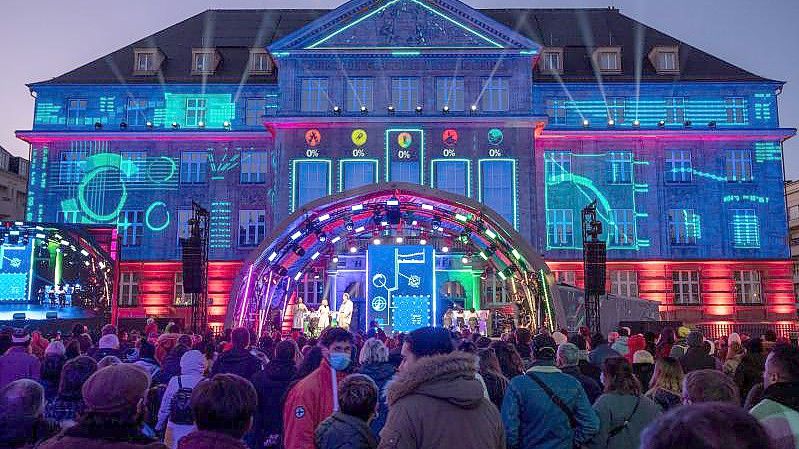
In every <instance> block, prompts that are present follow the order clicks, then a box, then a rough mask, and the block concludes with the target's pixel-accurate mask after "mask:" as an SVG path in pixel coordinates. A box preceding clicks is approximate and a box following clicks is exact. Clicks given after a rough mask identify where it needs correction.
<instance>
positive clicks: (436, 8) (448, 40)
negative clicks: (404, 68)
mask: <svg viewBox="0 0 799 449" xmlns="http://www.w3.org/2000/svg"><path fill="white" fill-rule="evenodd" d="M537 49H538V45H537V44H536V43H535V42H533V41H531V40H530V39H528V38H526V37H524V36H522V35H520V34H518V33H516V32H515V31H513V30H511V29H509V28H507V27H506V26H504V25H502V24H500V23H498V22H496V21H494V20H493V19H491V18H489V17H487V16H485V15H483V14H482V13H480V12H479V11H477V10H475V9H472V8H470V7H468V6H466V5H465V4H463V3H461V2H459V1H457V0H352V1H350V2H348V3H345V4H344V5H342V6H341V7H339V8H337V9H336V10H334V11H332V12H330V13H329V14H327V15H325V16H323V17H321V18H320V19H318V20H316V21H314V22H312V23H310V24H309V25H307V26H305V27H303V28H302V29H300V30H298V31H296V32H295V33H292V34H290V35H288V36H286V37H285V38H283V39H281V40H280V41H278V42H275V43H274V44H273V45H272V46H270V51H272V52H273V53H275V52H278V53H279V52H286V51H290V52H297V51H302V52H303V53H304V52H311V53H325V52H328V51H334V52H339V53H340V52H348V51H352V52H371V51H375V52H386V51H425V52H427V51H429V52H436V51H449V52H451V51H455V50H464V51H480V52H485V51H489V52H495V51H505V50H519V51H527V52H534V51H536V50H537Z"/></svg>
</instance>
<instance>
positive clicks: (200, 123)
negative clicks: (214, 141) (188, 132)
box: [197, 122, 205, 128]
mask: <svg viewBox="0 0 799 449" xmlns="http://www.w3.org/2000/svg"><path fill="white" fill-rule="evenodd" d="M197 127H198V128H205V122H197Z"/></svg>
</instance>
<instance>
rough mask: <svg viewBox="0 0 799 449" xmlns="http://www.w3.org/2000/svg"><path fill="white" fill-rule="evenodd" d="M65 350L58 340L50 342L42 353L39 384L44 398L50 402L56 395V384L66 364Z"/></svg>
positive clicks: (59, 380)
mask: <svg viewBox="0 0 799 449" xmlns="http://www.w3.org/2000/svg"><path fill="white" fill-rule="evenodd" d="M66 352H67V350H66V348H64V344H63V343H61V342H60V341H58V340H54V341H52V342H51V343H50V344H49V345H47V349H45V351H44V360H42V375H41V376H40V379H41V380H40V381H39V383H41V384H42V386H43V387H44V398H45V399H46V400H47V401H52V400H53V399H54V398H55V397H56V395H57V394H58V384H59V382H61V370H62V369H64V363H66V362H67V358H66V355H65V354H66Z"/></svg>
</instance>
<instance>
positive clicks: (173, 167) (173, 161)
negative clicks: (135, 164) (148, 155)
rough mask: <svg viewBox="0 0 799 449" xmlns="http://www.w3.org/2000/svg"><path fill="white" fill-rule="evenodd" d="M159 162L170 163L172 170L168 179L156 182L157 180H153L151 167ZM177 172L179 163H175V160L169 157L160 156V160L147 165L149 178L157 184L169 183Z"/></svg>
mask: <svg viewBox="0 0 799 449" xmlns="http://www.w3.org/2000/svg"><path fill="white" fill-rule="evenodd" d="M159 160H165V161H167V162H169V164H170V170H169V176H167V177H166V178H164V179H162V180H160V181H156V180H155V179H153V176H152V173H151V172H152V170H151V167H152V166H153V165H154V164H156V163H158V161H159ZM176 171H177V163H176V162H175V160H174V159H172V158H171V157H168V156H159V157H158V158H155V159H153V160H151V161H150V163H148V164H147V178H148V179H149V180H150V181H152V182H155V183H161V182H167V181H169V180H170V179H172V177H173V176H175V172H176Z"/></svg>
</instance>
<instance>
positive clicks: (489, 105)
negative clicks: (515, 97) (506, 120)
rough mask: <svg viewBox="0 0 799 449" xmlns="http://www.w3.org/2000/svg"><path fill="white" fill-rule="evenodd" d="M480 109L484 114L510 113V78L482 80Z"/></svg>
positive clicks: (499, 77) (501, 77)
mask: <svg viewBox="0 0 799 449" xmlns="http://www.w3.org/2000/svg"><path fill="white" fill-rule="evenodd" d="M482 87H483V89H482V93H481V94H480V109H481V110H482V111H484V112H508V111H510V77H507V76H492V77H489V78H483V80H482Z"/></svg>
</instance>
